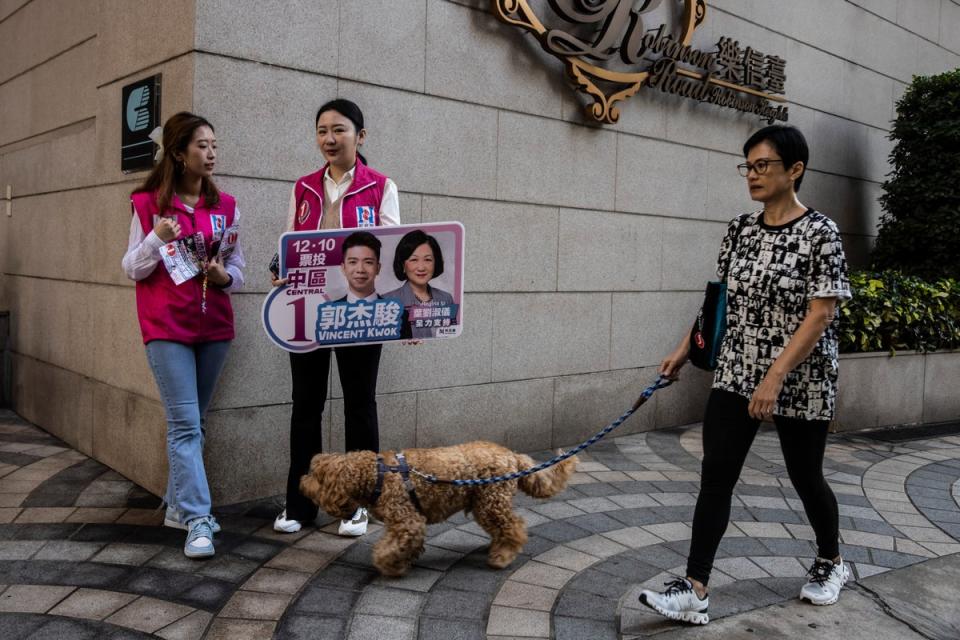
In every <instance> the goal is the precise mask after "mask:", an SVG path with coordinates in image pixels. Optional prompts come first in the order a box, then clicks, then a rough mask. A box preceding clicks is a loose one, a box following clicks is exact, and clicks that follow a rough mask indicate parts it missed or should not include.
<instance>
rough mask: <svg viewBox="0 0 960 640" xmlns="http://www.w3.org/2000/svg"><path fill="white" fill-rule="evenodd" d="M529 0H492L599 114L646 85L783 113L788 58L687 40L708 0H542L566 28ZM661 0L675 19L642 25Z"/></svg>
mask: <svg viewBox="0 0 960 640" xmlns="http://www.w3.org/2000/svg"><path fill="white" fill-rule="evenodd" d="M530 1H531V0H493V7H494V12H495V14H496V15H497V17H498V18H499V19H500V20H502V21H503V22H505V23H507V24H510V25H514V26H517V27H520V28H522V29H525V30H527V31H529V32H530V33H532V34H533V35H534V36H535V37H536V38H537V41H538V42H539V43H540V46H541V47H543V49H544V50H545V51H546V52H547V53H549V54H551V55H554V56H556V57H557V58H559V59H560V60H562V61H563V62H564V64H565V65H566V70H567V75H568V77H569V78H570V80H571V81H572V82H573V84H574V86H575V87H576V88H577V89H578V90H579V91H582V92H583V93H586V94H587V95H589V96H590V97H592V98H593V104H591V105H588V106H587V108H586V111H587V114H588V115H589V116H590V117H592V118H594V119H595V120H597V121H598V122H608V123H614V122H616V121H617V120H618V119H619V118H620V109H619V108H617V107H616V106H615V105H616V103H617V102H620V101H621V100H625V99H626V98H629V97H630V96H632V95H634V94H636V93H637V92H638V91H639V90H640V88H641V87H643V86H647V87H650V88H651V89H658V90H660V91H663V92H664V93H671V94H674V95H678V96H683V97H685V98H690V99H692V100H697V101H698V102H707V103H710V104H716V105H719V106H722V107H729V108H731V109H736V110H738V111H744V112H747V113H755V114H757V115H759V116H760V117H761V118H763V119H765V120H767V121H768V122H770V123H773V122H774V121H776V120H783V121H786V120H787V115H788V107H786V106H784V105H783V104H782V103H784V102H786V99H785V98H784V97H783V94H784V87H785V84H786V74H785V67H786V64H787V63H786V60H784V59H783V58H780V57H779V56H775V55H766V54H764V53H762V52H760V51H757V50H756V49H754V48H752V47H741V46H740V42H739V41H736V40H733V39H732V38H728V37H722V38H720V40H719V41H718V42H717V45H716V50H712V51H702V50H700V49H697V48H695V47H693V46H692V45H691V44H690V43H691V40H692V38H693V33H694V31H695V30H696V29H697V27H699V26H700V25H701V24H702V23H703V21H704V19H705V18H706V12H707V3H706V2H705V0H547V5H548V6H549V8H550V10H551V12H552V15H550V16H546V17H548V18H550V19H551V20H552V22H557V21H559V22H561V23H562V25H563V28H557V27H548V26H546V24H545V23H544V22H543V21H542V20H541V18H540V17H538V16H537V15H536V12H535V11H534V10H533V9H532V8H531V6H530ZM664 2H666V3H667V4H668V5H669V4H670V3H676V4H679V5H681V6H679V7H678V8H679V9H680V10H681V11H680V15H681V18H680V20H679V24H678V25H676V27H675V28H674V29H672V30H671V29H668V27H667V25H666V24H660V25H657V26H651V27H650V28H647V25H645V24H644V15H645V14H649V12H651V11H653V10H655V9H657V8H659V7H660V6H661V5H662V4H664ZM667 8H669V6H668V7H667ZM647 17H649V15H648V16H647ZM772 103H780V104H777V105H776V106H774V104H772Z"/></svg>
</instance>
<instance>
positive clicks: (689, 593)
mask: <svg viewBox="0 0 960 640" xmlns="http://www.w3.org/2000/svg"><path fill="white" fill-rule="evenodd" d="M664 584H665V585H666V587H667V588H666V590H664V591H650V590H649V589H644V590H643V591H641V592H640V602H641V603H643V604H645V605H647V606H648V607H650V608H651V609H653V610H654V611H656V612H657V613H659V614H660V615H662V616H664V617H666V618H670V619H671V620H678V621H680V622H689V623H690V624H707V623H708V622H710V616H709V615H708V614H707V608H708V607H709V606H710V596H703V598H702V599H701V598H699V597H698V596H697V592H696V591H694V590H693V585H692V584H690V581H689V580H687V579H686V578H677V579H676V580H672V581H671V582H665V583H664Z"/></svg>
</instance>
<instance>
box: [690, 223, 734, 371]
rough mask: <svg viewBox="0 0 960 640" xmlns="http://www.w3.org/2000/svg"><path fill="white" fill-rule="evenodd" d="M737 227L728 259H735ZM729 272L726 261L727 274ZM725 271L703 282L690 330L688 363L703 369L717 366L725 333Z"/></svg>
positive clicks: (711, 369)
mask: <svg viewBox="0 0 960 640" xmlns="http://www.w3.org/2000/svg"><path fill="white" fill-rule="evenodd" d="M741 230H742V223H741V228H739V229H737V233H736V235H734V236H733V244H732V246H731V247H730V262H732V261H733V260H734V259H735V258H736V253H737V241H738V240H739V239H740V231H741ZM729 271H730V266H729V262H728V263H727V273H729ZM726 275H727V274H726V273H725V274H724V279H723V280H722V281H712V282H708V283H707V288H706V291H704V294H703V305H701V306H700V311H699V312H698V313H697V320H696V322H694V323H693V328H692V329H690V353H689V356H688V357H689V359H690V364H692V365H693V366H695V367H697V368H698V369H703V370H705V371H713V370H714V369H716V368H717V359H718V358H719V357H720V345H721V344H722V343H723V336H724V334H725V333H726V332H727V278H726Z"/></svg>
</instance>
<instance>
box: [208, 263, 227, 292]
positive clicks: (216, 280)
mask: <svg viewBox="0 0 960 640" xmlns="http://www.w3.org/2000/svg"><path fill="white" fill-rule="evenodd" d="M207 278H208V279H209V280H210V282H212V283H213V284H215V285H216V286H218V287H223V286H226V285H228V284H230V274H229V273H227V270H226V269H224V268H223V262H222V261H221V258H220V256H213V257H212V258H210V261H209V262H207Z"/></svg>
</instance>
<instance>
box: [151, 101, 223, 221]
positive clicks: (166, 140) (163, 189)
mask: <svg viewBox="0 0 960 640" xmlns="http://www.w3.org/2000/svg"><path fill="white" fill-rule="evenodd" d="M200 127H210V130H211V131H213V125H212V124H210V122H208V121H207V119H206V118H202V117H200V116H198V115H194V114H192V113H189V112H187V111H181V112H180V113H175V114H174V115H172V116H170V118H169V119H168V120H167V121H166V122H165V123H164V125H163V156H161V158H160V162H159V163H158V164H156V165H154V167H153V170H152V171H150V175H148V176H147V179H146V180H144V181H143V184H142V185H140V186H139V187H138V188H137V189H135V190H134V191H133V192H134V193H141V192H144V191H147V192H151V193H153V192H156V194H157V209H158V210H159V211H161V212H163V211H165V210H166V209H167V207H169V206H170V200H171V199H172V198H173V191H174V189H176V187H177V180H178V179H179V178H180V176H182V175H183V168H182V167H183V165H182V164H181V163H178V162H177V160H176V159H175V158H174V154H175V153H183V152H185V151H186V150H187V147H188V146H189V145H190V141H191V140H193V132H194V131H196V130H197V129H199V128H200ZM200 193H202V194H203V200H204V203H205V204H206V205H207V206H215V205H217V204H218V203H219V202H220V192H219V191H218V190H217V186H216V185H215V184H213V180H211V179H210V178H206V177H205V178H203V180H202V182H201V183H200Z"/></svg>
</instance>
